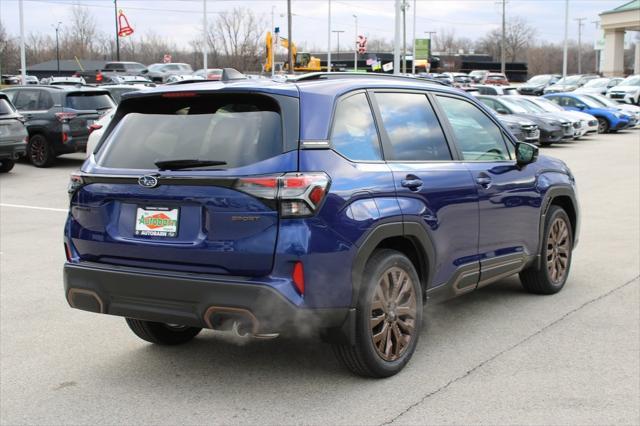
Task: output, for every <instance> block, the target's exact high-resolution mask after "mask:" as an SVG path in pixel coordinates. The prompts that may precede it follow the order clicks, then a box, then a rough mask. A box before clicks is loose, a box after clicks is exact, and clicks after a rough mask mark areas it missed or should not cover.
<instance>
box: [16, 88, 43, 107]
mask: <svg viewBox="0 0 640 426" xmlns="http://www.w3.org/2000/svg"><path fill="white" fill-rule="evenodd" d="M39 98H40V91H39V90H21V91H19V92H18V94H17V95H16V97H15V101H14V105H15V106H16V108H17V109H18V110H20V111H37V110H38V99H39Z"/></svg>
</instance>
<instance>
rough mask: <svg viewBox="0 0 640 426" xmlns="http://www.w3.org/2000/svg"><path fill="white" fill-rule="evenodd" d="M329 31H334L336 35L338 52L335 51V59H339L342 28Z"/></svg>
mask: <svg viewBox="0 0 640 426" xmlns="http://www.w3.org/2000/svg"><path fill="white" fill-rule="evenodd" d="M331 32H332V33H336V36H338V52H337V53H336V61H339V60H340V33H343V32H344V30H333V31H331Z"/></svg>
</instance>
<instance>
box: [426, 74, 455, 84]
mask: <svg viewBox="0 0 640 426" xmlns="http://www.w3.org/2000/svg"><path fill="white" fill-rule="evenodd" d="M430 74H431V75H430V77H429V78H431V79H433V80H437V81H439V82H441V83H442V84H445V85H447V86H451V87H453V77H451V76H450V75H447V74H438V73H430Z"/></svg>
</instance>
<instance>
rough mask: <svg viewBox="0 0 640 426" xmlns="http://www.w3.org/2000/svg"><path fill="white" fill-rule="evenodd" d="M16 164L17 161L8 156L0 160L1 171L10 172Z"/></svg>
mask: <svg viewBox="0 0 640 426" xmlns="http://www.w3.org/2000/svg"><path fill="white" fill-rule="evenodd" d="M15 165H16V162H15V161H14V160H10V159H8V158H7V159H4V160H0V173H9V172H10V171H11V169H13V166H15Z"/></svg>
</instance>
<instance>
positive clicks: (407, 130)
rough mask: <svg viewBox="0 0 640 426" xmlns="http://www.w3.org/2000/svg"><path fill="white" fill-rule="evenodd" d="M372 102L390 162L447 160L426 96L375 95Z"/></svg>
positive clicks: (440, 131) (447, 148)
mask: <svg viewBox="0 0 640 426" xmlns="http://www.w3.org/2000/svg"><path fill="white" fill-rule="evenodd" d="M376 101H377V102H378V106H379V107H380V115H381V116H382V123H383V125H384V129H385V130H386V132H387V135H388V136H389V141H390V142H391V146H392V149H393V157H392V158H393V159H394V160H400V161H447V160H451V152H450V151H449V147H448V146H447V141H446V139H445V136H444V133H443V131H442V128H441V127H440V123H439V122H438V119H437V118H436V115H435V113H434V112H433V109H432V108H431V104H430V103H429V100H428V99H427V97H426V95H422V94H417V93H376Z"/></svg>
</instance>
